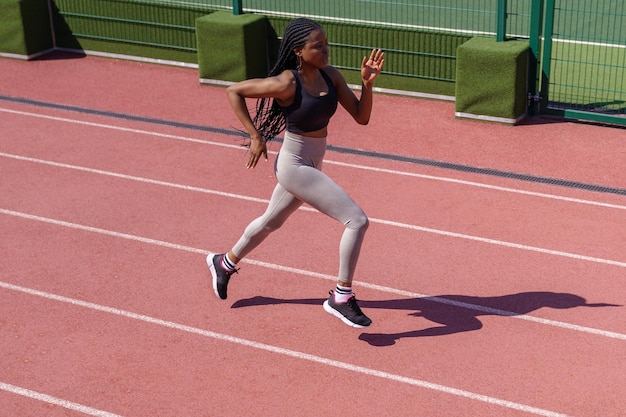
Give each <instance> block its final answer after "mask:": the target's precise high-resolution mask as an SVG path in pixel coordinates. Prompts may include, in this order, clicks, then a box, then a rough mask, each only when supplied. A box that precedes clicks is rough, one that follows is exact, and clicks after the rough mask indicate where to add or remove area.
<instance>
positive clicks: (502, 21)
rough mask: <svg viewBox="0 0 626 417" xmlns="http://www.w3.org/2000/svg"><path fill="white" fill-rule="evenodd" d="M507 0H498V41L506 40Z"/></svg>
mask: <svg viewBox="0 0 626 417" xmlns="http://www.w3.org/2000/svg"><path fill="white" fill-rule="evenodd" d="M506 1H507V0H498V11H497V20H496V40H497V41H498V42H503V41H505V40H506Z"/></svg>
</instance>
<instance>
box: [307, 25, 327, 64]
mask: <svg viewBox="0 0 626 417" xmlns="http://www.w3.org/2000/svg"><path fill="white" fill-rule="evenodd" d="M301 53H302V60H303V61H304V62H305V63H307V64H310V65H313V66H315V67H317V68H323V67H325V66H326V65H328V40H327V39H326V33H324V31H323V30H322V29H315V30H314V31H313V32H311V34H310V35H309V37H308V39H307V41H306V43H305V44H304V47H303V48H302V51H301Z"/></svg>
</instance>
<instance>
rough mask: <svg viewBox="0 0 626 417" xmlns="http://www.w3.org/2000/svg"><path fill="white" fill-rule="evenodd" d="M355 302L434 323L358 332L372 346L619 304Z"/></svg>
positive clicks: (263, 301) (551, 296)
mask: <svg viewBox="0 0 626 417" xmlns="http://www.w3.org/2000/svg"><path fill="white" fill-rule="evenodd" d="M324 300H325V298H302V299H280V298H273V297H263V296H256V297H252V298H248V299H244V300H239V301H237V302H235V303H234V304H233V305H232V308H242V307H252V306H264V305H276V304H310V305H321V304H322V303H323V302H324ZM359 305H360V306H361V307H362V308H363V309H387V310H403V311H411V313H409V315H410V316H414V317H423V318H425V319H427V320H429V321H431V322H433V323H436V324H437V326H432V327H429V328H426V329H418V330H411V331H406V332H401V333H389V334H386V333H362V334H361V335H360V336H359V339H360V340H363V341H365V342H367V343H369V344H370V345H372V346H391V345H394V344H395V343H396V341H397V340H399V339H403V338H411V337H428V336H445V335H450V334H454V333H460V332H469V331H474V330H479V329H481V328H482V327H483V323H482V322H481V321H480V320H479V319H478V317H480V316H504V317H511V316H517V315H523V314H528V313H530V312H532V311H535V310H538V309H540V308H555V309H568V308H577V307H621V306H620V305H616V304H606V303H591V304H590V303H587V301H586V300H585V299H584V298H583V297H580V296H578V295H574V294H568V293H554V292H523V293H519V294H510V295H503V296H498V297H473V296H467V295H440V296H434V297H422V298H405V299H395V300H380V301H367V300H359Z"/></svg>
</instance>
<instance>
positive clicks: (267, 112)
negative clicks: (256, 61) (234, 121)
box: [253, 18, 321, 141]
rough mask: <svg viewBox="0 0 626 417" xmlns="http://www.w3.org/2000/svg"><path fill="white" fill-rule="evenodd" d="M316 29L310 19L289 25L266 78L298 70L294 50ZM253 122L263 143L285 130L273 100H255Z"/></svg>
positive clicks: (315, 25) (302, 19)
mask: <svg viewBox="0 0 626 417" xmlns="http://www.w3.org/2000/svg"><path fill="white" fill-rule="evenodd" d="M316 29H321V26H320V24H319V23H317V22H315V21H313V20H311V19H306V18H298V19H295V20H293V21H292V22H291V23H289V24H288V25H287V27H286V28H285V33H284V34H283V39H282V41H281V42H280V47H279V49H278V59H277V60H276V64H275V65H274V68H272V69H271V71H270V72H269V74H268V76H269V77H273V76H276V75H279V74H281V73H282V72H283V71H285V70H286V69H298V58H297V56H296V54H295V53H294V49H295V48H301V47H303V46H304V44H305V43H306V40H307V38H308V37H309V35H310V34H311V32H313V31H314V30H316ZM253 122H254V126H255V127H256V129H257V130H258V132H259V133H260V135H261V137H262V138H263V140H265V141H268V140H272V139H273V138H274V137H276V136H277V135H278V134H279V133H280V132H282V131H283V129H285V117H284V115H283V113H282V111H281V110H280V107H279V105H278V103H277V102H276V100H275V99H269V98H260V99H258V100H257V102H256V114H255V116H254V120H253Z"/></svg>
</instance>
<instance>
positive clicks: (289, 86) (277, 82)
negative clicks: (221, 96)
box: [226, 71, 295, 168]
mask: <svg viewBox="0 0 626 417" xmlns="http://www.w3.org/2000/svg"><path fill="white" fill-rule="evenodd" d="M226 93H227V95H228V101H229V102H230V105H231V106H232V108H233V110H234V112H235V115H236V116H237V118H238V119H239V121H240V122H241V124H242V125H243V127H244V129H245V130H246V132H248V135H250V141H251V142H250V158H249V160H248V162H247V164H246V167H247V168H254V167H255V166H256V164H257V162H258V161H259V158H260V157H261V155H264V156H265V159H266V160H267V148H266V146H265V142H264V141H263V138H262V137H261V135H260V134H259V132H258V130H257V129H256V127H255V126H254V123H253V122H252V117H251V116H250V112H249V111H248V106H247V104H246V98H275V99H278V100H279V101H288V100H289V98H290V96H293V94H294V93H295V85H293V75H291V73H289V72H287V71H286V72H283V73H282V74H280V75H277V76H275V77H268V78H253V79H250V80H245V81H241V82H238V83H236V84H233V85H231V86H229V87H228V88H227V89H226Z"/></svg>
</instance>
